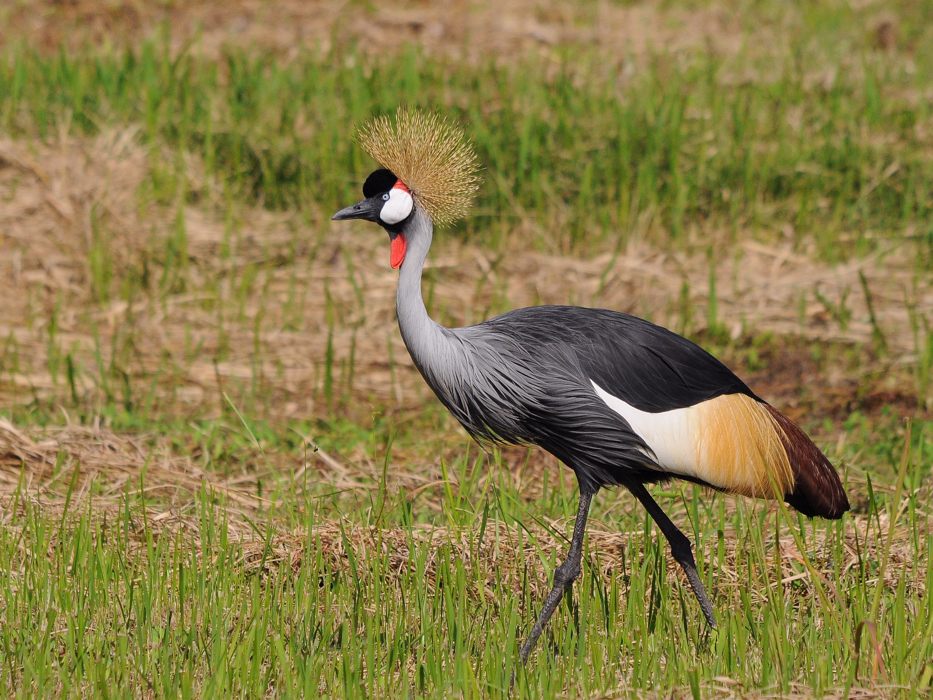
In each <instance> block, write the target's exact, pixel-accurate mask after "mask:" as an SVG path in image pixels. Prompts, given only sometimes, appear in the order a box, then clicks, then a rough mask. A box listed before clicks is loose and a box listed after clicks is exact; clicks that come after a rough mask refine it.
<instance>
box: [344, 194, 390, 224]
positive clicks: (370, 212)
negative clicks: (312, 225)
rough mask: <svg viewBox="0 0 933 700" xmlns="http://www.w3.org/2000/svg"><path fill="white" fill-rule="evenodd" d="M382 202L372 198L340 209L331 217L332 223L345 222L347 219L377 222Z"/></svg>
mask: <svg viewBox="0 0 933 700" xmlns="http://www.w3.org/2000/svg"><path fill="white" fill-rule="evenodd" d="M383 204H384V202H383V201H382V200H381V199H377V198H375V197H372V198H370V199H364V200H363V201H361V202H357V203H356V204H354V205H352V206H349V207H347V208H345V209H341V210H340V211H338V212H337V213H336V214H334V216H333V217H332V221H346V220H347V219H365V220H366V221H378V220H379V212H380V211H382V205H383Z"/></svg>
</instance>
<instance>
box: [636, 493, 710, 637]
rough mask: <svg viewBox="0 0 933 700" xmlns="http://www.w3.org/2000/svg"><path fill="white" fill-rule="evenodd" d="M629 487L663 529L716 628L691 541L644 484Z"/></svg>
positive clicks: (675, 556)
mask: <svg viewBox="0 0 933 700" xmlns="http://www.w3.org/2000/svg"><path fill="white" fill-rule="evenodd" d="M627 486H628V490H629V491H631V492H632V493H633V494H634V495H635V498H637V499H638V500H639V501H641V504H642V505H643V506H644V507H645V510H647V511H648V514H649V515H650V516H651V517H652V519H653V520H654V522H656V523H657V524H658V527H659V528H661V532H663V533H664V536H665V537H666V538H667V541H668V542H669V543H670V545H671V554H672V555H673V557H674V559H675V560H676V561H677V563H678V564H680V566H681V567H682V568H683V570H684V573H685V574H687V580H688V581H690V587H691V588H693V595H695V596H696V599H697V602H699V604H700V609H701V610H702V611H703V615H704V616H705V617H706V622H707V623H708V624H709V626H710V627H713V628H715V627H716V616H715V615H714V614H713V604H712V603H710V602H709V598H707V597H706V589H705V588H703V582H702V581H701V580H700V575H699V574H698V573H697V565H696V561H695V560H694V558H693V550H692V549H691V547H690V540H689V539H687V536H686V535H685V534H684V533H682V532H681V531H680V530H679V529H678V528H677V526H676V525H674V523H672V522H671V519H670V518H668V517H667V514H665V512H664V511H663V510H661V506H659V505H658V504H657V501H655V500H654V499H653V498H652V497H651V494H650V493H648V489H646V488H645V486H644V484H627Z"/></svg>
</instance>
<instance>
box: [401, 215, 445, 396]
mask: <svg viewBox="0 0 933 700" xmlns="http://www.w3.org/2000/svg"><path fill="white" fill-rule="evenodd" d="M402 233H403V235H404V236H405V240H406V242H407V250H406V253H405V261H404V262H403V263H402V268H401V270H400V271H399V276H398V294H397V295H396V297H395V309H396V313H397V314H398V326H399V330H401V332H402V340H404V341H405V345H406V347H407V348H408V352H409V354H411V358H412V359H413V360H414V361H415V364H416V365H417V366H418V369H419V370H421V373H422V374H425V371H426V370H428V371H430V368H431V366H432V364H433V363H432V360H433V361H435V362H436V361H437V360H438V359H439V356H440V355H441V354H442V347H443V346H444V345H445V344H446V342H447V339H446V337H445V334H444V331H443V329H442V328H441V326H439V325H438V324H436V323H435V322H434V321H432V320H431V318H430V317H429V316H428V311H427V309H425V308H424V299H422V297H421V272H422V270H423V269H424V261H425V259H426V258H427V256H428V250H429V249H430V247H431V239H432V237H433V234H434V225H433V224H432V223H431V219H430V218H429V217H428V216H427V214H425V213H424V212H423V211H422V210H421V209H419V208H416V209H415V215H414V217H413V218H412V221H411V223H410V224H409V225H408V226H406V227H405V230H404V231H403V232H402ZM425 378H427V377H425Z"/></svg>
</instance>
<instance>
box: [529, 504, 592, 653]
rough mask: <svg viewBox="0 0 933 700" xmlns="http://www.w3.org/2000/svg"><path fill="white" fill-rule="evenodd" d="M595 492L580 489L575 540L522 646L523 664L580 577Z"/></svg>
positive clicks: (559, 567)
mask: <svg viewBox="0 0 933 700" xmlns="http://www.w3.org/2000/svg"><path fill="white" fill-rule="evenodd" d="M595 493H596V491H595V490H589V489H584V488H582V487H581V488H580V505H579V506H578V508H577V521H576V522H575V523H574V525H573V538H572V539H571V540H570V551H569V552H568V553H567V558H566V559H565V560H564V563H563V564H561V565H560V566H558V567H557V569H556V570H555V571H554V587H553V588H552V589H551V592H550V593H549V594H548V597H547V599H546V600H545V601H544V607H543V608H542V609H541V615H540V616H539V617H538V621H537V622H535V626H534V627H532V628H531V634H529V635H528V639H526V640H525V643H524V644H523V645H522V650H521V657H522V663H525V662H526V661H527V660H528V655H529V654H530V653H531V649H532V647H534V645H535V642H537V641H538V637H540V636H541V633H542V632H543V631H544V627H545V625H547V623H548V620H550V619H551V615H553V614H554V611H555V610H557V606H558V605H559V604H560V601H561V598H563V597H564V593H565V592H566V591H569V590H570V587H571V586H572V585H573V582H574V581H575V580H576V579H577V577H578V576H579V575H580V560H581V559H582V558H583V535H584V534H585V532H586V518H587V516H588V515H589V513H590V502H591V501H592V500H593V495H594V494H595Z"/></svg>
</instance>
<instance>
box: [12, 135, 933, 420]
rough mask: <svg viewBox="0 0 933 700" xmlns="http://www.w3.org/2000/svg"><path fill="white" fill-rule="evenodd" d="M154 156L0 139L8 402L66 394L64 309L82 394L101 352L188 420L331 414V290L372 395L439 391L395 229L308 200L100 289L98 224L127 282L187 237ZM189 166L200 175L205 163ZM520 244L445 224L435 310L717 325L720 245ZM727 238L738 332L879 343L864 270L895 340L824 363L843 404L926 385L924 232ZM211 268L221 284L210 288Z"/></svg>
mask: <svg viewBox="0 0 933 700" xmlns="http://www.w3.org/2000/svg"><path fill="white" fill-rule="evenodd" d="M147 167H148V160H147V156H146V152H145V151H144V150H143V149H142V148H141V147H139V146H138V145H137V144H136V142H135V140H134V134H133V132H132V131H124V132H111V133H107V134H105V135H103V136H101V137H99V138H97V139H94V140H75V139H69V138H62V139H61V140H60V141H59V142H57V143H54V144H40V143H36V142H31V143H22V142H12V141H10V140H4V141H0V197H2V199H3V201H4V204H3V206H2V208H0V298H2V299H3V300H4V302H3V306H2V310H0V338H4V339H10V338H14V339H15V341H16V344H17V346H18V363H19V364H18V368H17V369H16V370H15V371H9V370H8V371H6V372H5V373H4V375H3V376H2V378H0V395H2V396H3V397H4V400H5V401H6V402H23V401H33V400H35V399H36V398H39V399H42V400H50V401H55V400H62V399H63V397H65V396H67V395H68V393H69V391H70V390H69V388H68V387H67V386H65V382H64V380H63V379H62V377H61V376H58V377H57V378H56V377H53V376H52V374H51V373H50V370H49V362H48V360H49V357H48V354H49V352H50V347H51V348H52V351H53V352H55V349H54V347H52V346H51V345H50V343H49V333H50V329H49V328H48V324H49V319H50V318H51V317H52V316H53V311H54V310H55V309H57V319H58V320H57V323H58V328H57V331H56V333H57V335H56V343H57V347H59V348H61V350H62V351H63V352H69V351H70V352H72V354H73V357H74V359H75V361H76V362H77V363H78V364H79V365H80V366H81V367H83V368H85V369H86V370H87V371H86V372H84V373H81V374H80V376H79V386H78V387H77V388H78V391H79V392H80V393H81V394H82V396H88V395H94V392H99V391H100V387H99V386H97V385H96V384H95V383H94V382H93V381H91V379H90V377H91V376H92V375H93V371H92V369H93V368H94V367H95V366H96V363H97V360H96V355H95V352H96V348H97V347H98V346H99V347H100V348H101V351H102V353H103V356H104V360H105V362H106V363H109V362H110V361H111V355H112V354H113V353H114V348H117V351H118V352H119V357H120V358H123V359H121V360H119V361H120V362H122V363H123V365H122V366H121V367H120V369H121V370H122V371H124V372H126V373H127V375H128V377H129V378H130V380H132V381H151V379H152V378H153V377H154V376H156V375H158V374H159V373H160V372H162V373H163V374H165V375H166V379H165V381H164V382H160V384H159V386H158V387H157V396H160V397H161V398H162V399H164V400H165V402H168V403H175V404H177V406H178V412H179V413H181V414H184V413H186V412H188V411H191V410H193V409H195V408H205V407H207V408H209V410H210V411H214V412H217V411H219V410H220V409H221V408H222V404H223V398H222V395H223V392H225V391H227V392H232V393H236V391H235V390H236V387H237V386H240V385H242V384H244V383H247V382H251V381H258V382H260V384H261V385H262V386H263V387H264V390H265V391H267V392H268V395H269V396H270V397H272V398H273V399H274V400H272V401H269V402H268V403H269V406H270V413H269V414H268V415H264V416H263V417H264V418H266V419H269V420H284V419H287V418H290V417H296V416H301V417H313V416H315V415H316V414H317V413H318V412H319V410H320V407H319V406H316V405H315V397H318V398H319V397H320V390H321V387H322V383H323V381H324V380H323V376H322V362H323V359H324V355H325V349H326V345H327V338H328V333H329V332H330V330H331V327H330V325H329V323H328V318H327V311H326V309H325V306H326V305H325V304H324V303H322V300H323V299H325V297H327V296H329V298H330V299H331V302H332V305H333V312H334V316H335V318H336V323H335V324H334V327H333V344H334V353H335V357H336V358H338V362H339V361H340V360H345V359H347V358H349V356H350V353H351V345H354V344H355V358H356V370H355V380H354V396H355V397H356V400H357V401H359V402H361V403H363V404H365V405H369V404H377V405H386V404H388V405H392V406H394V407H395V408H396V409H397V410H401V411H407V410H417V409H418V407H419V406H421V405H422V403H423V402H424V401H425V400H427V398H428V396H429V394H428V392H427V390H426V388H425V386H424V385H423V382H422V380H421V378H420V377H419V376H418V375H417V373H416V371H415V370H414V367H413V366H412V364H411V362H410V359H409V358H408V354H407V352H406V351H405V348H404V346H403V344H402V343H401V340H400V338H399V335H398V332H397V329H396V328H395V323H394V292H395V274H394V273H393V272H392V271H391V270H390V269H389V268H388V265H387V255H388V253H387V248H388V246H387V245H386V241H385V240H384V237H383V236H382V235H381V234H380V233H379V232H378V231H375V230H371V229H370V228H369V227H366V226H362V225H356V224H352V223H351V224H349V225H341V224H332V223H330V222H328V221H327V220H326V217H325V216H324V215H325V214H329V212H321V213H320V214H321V216H319V217H318V218H316V219H315V220H313V221H312V222H311V223H310V224H309V223H307V222H306V221H305V220H302V219H301V218H300V217H299V216H298V215H295V214H275V213H270V212H268V211H266V210H262V209H259V208H244V209H241V210H239V212H238V215H237V220H236V223H235V233H234V234H233V235H232V237H231V236H228V235H227V230H226V228H225V227H226V226H227V223H226V222H225V221H224V219H223V216H222V214H220V213H219V211H220V207H216V208H215V207H212V206H211V204H210V203H206V204H205V205H203V206H200V205H199V206H191V205H184V209H183V214H184V219H185V230H186V233H187V241H188V243H187V245H188V249H187V251H188V258H189V261H188V264H189V271H188V274H189V281H188V284H187V286H186V289H185V290H184V291H182V292H179V293H176V294H169V295H167V296H164V297H163V296H160V295H159V294H155V293H153V294H151V295H145V294H144V295H141V296H140V297H139V298H138V299H137V300H136V301H135V302H134V303H133V304H132V305H131V306H130V305H128V304H127V302H125V301H122V300H121V301H103V302H98V301H97V299H96V297H95V290H94V288H93V284H92V279H91V274H90V267H89V262H88V260H89V251H90V248H91V246H92V245H93V240H94V236H105V237H106V241H107V245H108V246H109V250H110V251H111V253H112V257H113V259H114V267H115V272H114V275H115V277H117V278H120V277H121V275H123V274H124V273H125V271H126V270H128V269H131V268H133V269H139V268H140V267H141V266H142V265H143V261H144V260H146V259H154V258H153V251H154V250H159V249H161V248H160V246H163V245H164V241H165V240H166V239H167V238H168V237H170V236H171V234H172V229H173V226H174V225H175V222H176V219H177V208H176V207H174V206H161V205H153V204H143V203H141V200H140V198H139V195H138V192H139V188H140V184H141V183H142V182H143V180H144V178H145V175H146V170H147ZM189 171H194V172H197V164H196V163H192V164H191V167H190V169H189ZM215 212H217V213H215ZM95 231H96V233H95ZM228 238H229V240H230V245H231V254H230V257H229V259H228V260H226V261H224V260H221V258H220V255H219V251H220V249H221V247H222V246H223V245H224V242H225V240H227V239H228ZM522 238H523V232H522V231H521V230H517V231H516V232H515V234H514V235H513V237H512V241H511V243H510V244H509V246H508V247H507V249H506V250H505V251H504V252H502V253H495V252H491V251H489V250H487V249H483V248H480V247H477V246H473V245H470V244H468V243H465V242H463V241H461V240H455V239H445V238H444V237H443V236H441V237H439V240H438V241H437V243H436V249H435V252H434V255H433V261H432V262H431V264H430V267H429V270H428V276H429V279H430V282H429V283H428V284H430V286H431V288H432V290H433V291H432V294H433V297H432V298H433V300H434V301H433V303H434V313H435V315H436V316H437V317H438V318H439V319H440V320H442V321H443V322H445V323H448V324H467V323H475V322H478V321H480V320H482V319H483V318H484V317H486V316H488V315H490V314H493V313H498V312H499V311H502V310H505V309H507V308H513V307H518V306H523V305H530V304H538V303H577V304H584V305H593V306H602V307H607V308H613V309H617V310H621V311H626V312H630V313H633V314H636V315H641V316H646V317H648V318H650V319H652V320H653V321H655V322H657V323H661V324H662V325H667V326H668V327H671V328H674V329H676V330H681V329H684V328H686V329H687V330H692V331H698V330H702V329H703V328H704V327H705V326H706V323H707V318H708V312H707V306H708V301H709V298H708V290H709V279H710V260H709V257H708V256H707V254H706V253H705V252H698V253H695V254H690V253H687V252H676V251H675V252H670V251H660V250H656V249H652V248H650V247H648V246H647V245H641V244H637V243H636V244H634V245H632V246H631V247H630V248H629V249H628V250H622V251H619V252H618V253H617V254H611V253H604V254H601V255H597V256H594V257H592V258H589V259H580V258H573V257H566V256H556V255H550V254H545V253H538V252H533V251H528V250H523V249H522V244H521V241H522ZM714 238H717V239H718V240H719V242H720V243H721V244H722V245H721V246H719V249H721V250H724V251H726V252H725V253H723V254H722V255H721V256H720V258H719V259H718V260H717V261H716V278H717V290H716V298H717V306H718V312H717V317H718V320H719V322H720V323H721V324H723V326H724V327H725V329H726V330H727V331H728V333H729V334H731V335H732V337H733V338H739V337H744V336H748V335H750V334H760V333H764V332H770V333H773V334H775V335H776V336H778V337H782V336H796V337H800V338H803V339H805V340H807V341H820V342H842V343H848V344H852V345H853V346H855V347H858V346H871V344H872V342H873V330H874V329H873V326H872V324H871V322H870V317H869V312H868V305H867V300H866V296H865V294H864V292H863V288H862V285H861V281H860V277H859V275H860V274H861V275H863V276H864V278H865V280H866V282H867V284H868V289H869V290H870V294H871V298H872V305H873V308H874V312H875V316H876V319H877V321H878V325H879V327H880V329H881V330H882V331H883V333H884V336H885V339H886V342H887V345H888V354H887V355H886V356H885V357H883V358H882V359H881V360H880V361H878V362H875V363H872V364H871V365H870V366H866V367H865V368H863V370H861V371H860V372H857V373H856V376H853V375H852V373H851V372H849V371H848V368H845V367H838V368H833V367H830V368H828V369H825V370H824V374H825V376H824V377H823V378H822V382H823V385H824V387H825V388H826V389H827V391H828V395H829V397H830V403H832V402H836V401H846V400H848V398H847V392H848V394H852V393H853V392H854V391H862V392H863V393H865V392H864V387H863V386H862V384H863V383H864V382H870V383H873V386H874V385H877V387H876V388H877V391H881V392H888V393H891V392H895V393H896V392H902V393H905V394H906V395H908V396H909V395H911V394H912V388H911V386H910V385H909V383H906V384H905V381H906V380H905V378H906V376H907V374H906V372H907V370H908V369H910V367H911V366H912V363H913V361H914V359H915V358H914V356H913V353H914V351H915V346H914V336H913V331H912V327H911V309H912V308H914V309H921V310H923V309H930V308H933V279H931V278H930V277H929V276H926V277H923V276H919V275H918V274H917V273H916V272H915V267H914V265H913V264H912V261H911V260H910V259H908V255H909V253H908V251H907V247H908V246H906V245H900V246H899V245H895V244H892V245H890V246H883V247H881V248H880V249H879V252H877V253H875V254H874V255H871V256H869V257H867V258H863V259H859V260H854V261H852V262H849V263H846V264H843V265H838V266H829V265H826V264H824V263H821V262H818V261H814V260H813V259H811V258H809V257H808V256H806V255H805V254H801V253H795V252H793V251H792V250H791V248H790V246H789V245H788V246H787V247H770V246H764V245H762V244H759V243H756V242H755V241H753V240H740V241H738V242H737V243H735V244H732V243H730V239H729V238H728V237H727V236H726V235H725V234H723V235H721V236H718V235H716V234H714ZM293 253H294V254H295V257H294V258H292V257H291V256H292V255H293ZM293 259H294V262H293V263H292V262H290V261H291V260H293ZM250 266H252V268H254V269H256V270H258V273H257V274H258V278H257V281H256V282H255V284H254V290H255V291H253V292H252V293H250V294H249V295H247V297H246V298H245V299H240V298H239V297H238V291H237V289H236V285H237V284H238V282H237V280H239V279H241V278H242V276H243V273H244V270H245V269H246V268H248V267H250ZM351 268H352V269H351ZM152 276H153V277H157V276H158V270H153V271H152ZM211 280H217V281H218V282H217V283H218V284H219V289H213V288H211V287H210V286H209V285H208V284H207V283H208V281H211ZM353 280H355V281H356V283H357V285H358V286H357V288H354V284H353ZM817 292H819V294H821V295H822V297H823V298H824V299H827V300H829V301H831V302H832V303H833V304H836V303H838V302H839V301H840V300H843V299H844V300H845V305H846V308H847V309H848V310H849V312H850V314H851V317H850V319H849V320H848V322H847V324H846V325H843V324H842V323H841V321H840V319H838V318H835V317H834V316H833V315H832V314H831V313H830V312H829V310H828V309H827V307H826V306H825V305H824V304H823V303H822V302H820V301H819V300H818V298H817V296H816V293H817ZM219 307H223V308H222V309H221V310H218V308H219ZM257 323H258V335H257V333H256V330H257ZM95 333H96V334H97V340H95ZM121 348H122V350H121ZM191 348H199V350H198V351H197V352H192V351H191ZM389 348H391V354H392V357H393V358H394V362H395V366H394V367H393V366H392V365H391V364H390V362H389V359H388V352H389V350H388V349H389ZM774 359H775V361H776V367H778V368H780V367H783V368H784V370H786V371H787V372H791V373H792V374H793V376H792V377H791V378H792V380H793V381H799V380H800V377H799V376H798V375H799V372H800V369H799V366H800V363H799V361H798V360H796V359H795V360H794V361H793V362H789V363H788V362H783V363H782V362H781V358H780V357H778V358H774ZM859 375H861V376H859ZM878 376H881V380H879V379H878V378H877V377H878ZM760 379H761V383H760V384H759V385H758V386H756V385H755V383H754V381H752V388H753V389H757V390H759V391H760V393H762V395H763V396H764V397H765V398H768V399H771V400H774V401H775V402H776V403H778V405H781V404H785V407H786V404H788V403H792V402H793V401H794V397H793V395H792V394H789V393H788V392H787V391H786V388H787V384H788V383H787V382H786V381H784V377H782V376H781V374H780V372H778V373H775V372H769V371H767V370H765V371H763V372H762V373H761V374H760ZM160 392H161V393H160ZM849 398H851V397H849ZM831 408H832V406H831V405H829V406H823V407H822V410H823V411H829V410H830V409H831Z"/></svg>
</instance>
